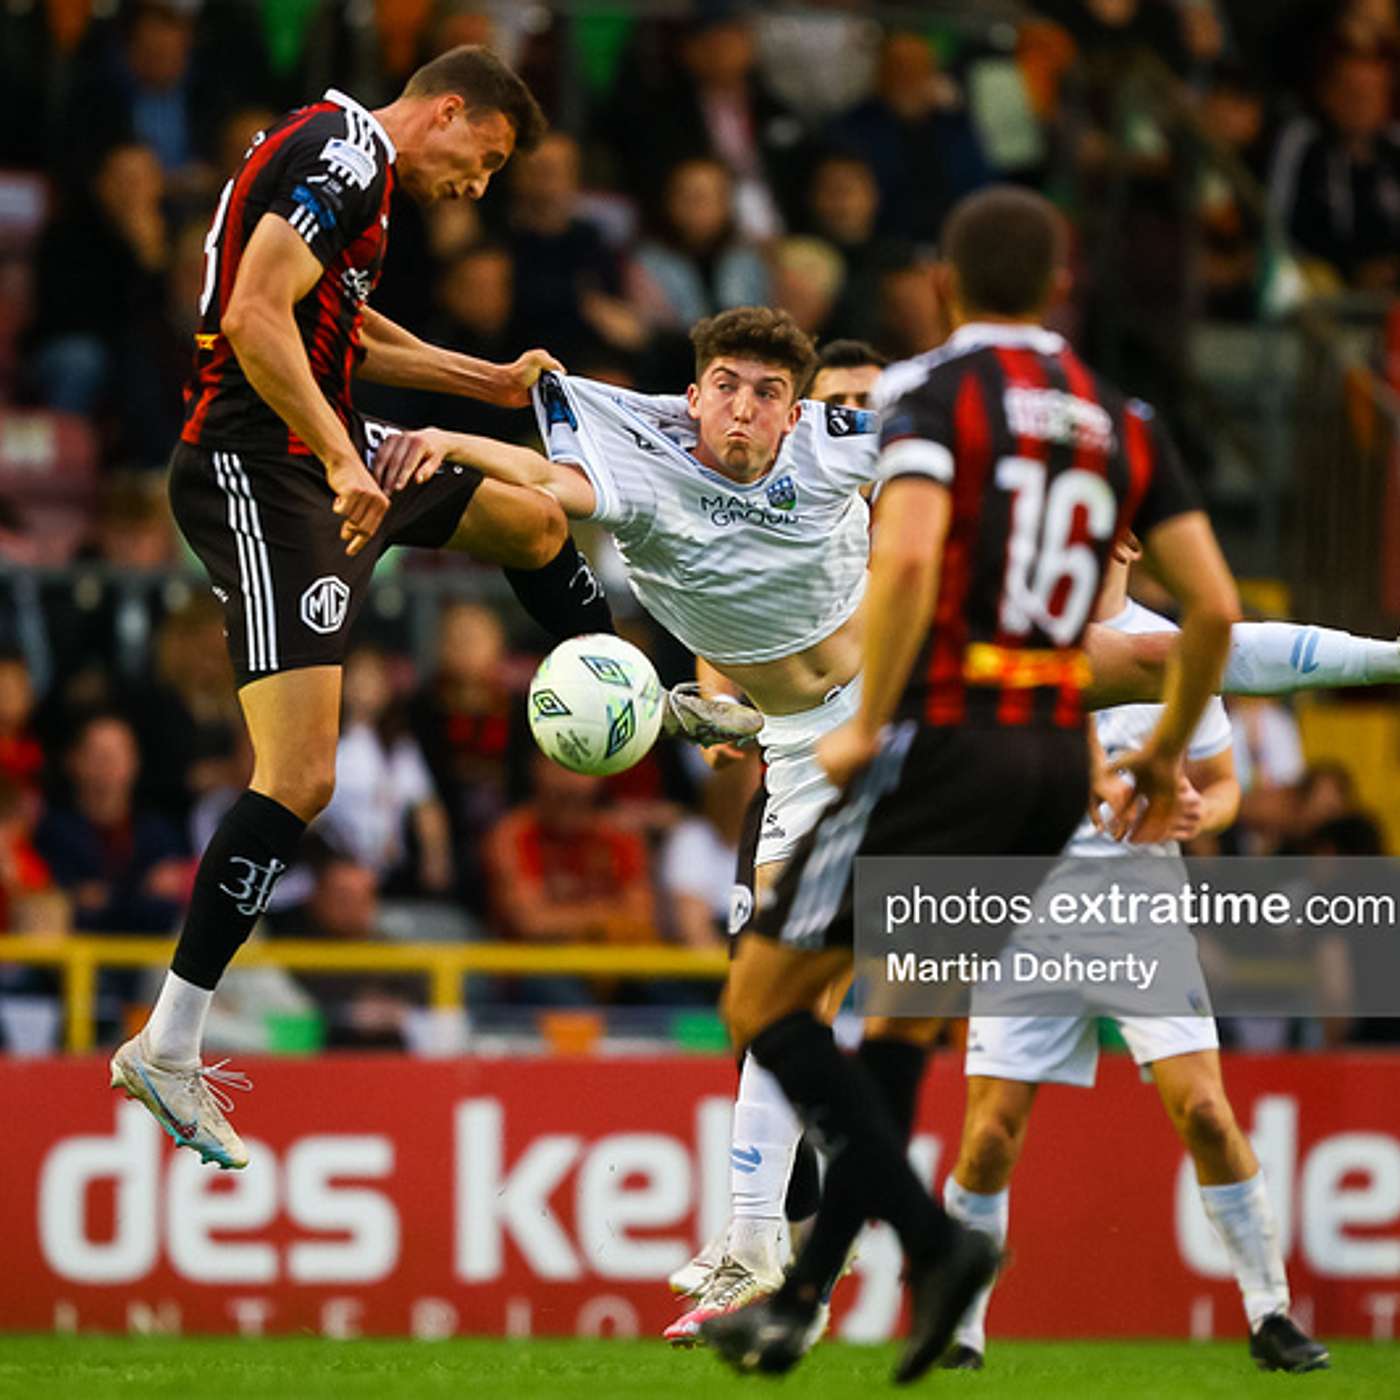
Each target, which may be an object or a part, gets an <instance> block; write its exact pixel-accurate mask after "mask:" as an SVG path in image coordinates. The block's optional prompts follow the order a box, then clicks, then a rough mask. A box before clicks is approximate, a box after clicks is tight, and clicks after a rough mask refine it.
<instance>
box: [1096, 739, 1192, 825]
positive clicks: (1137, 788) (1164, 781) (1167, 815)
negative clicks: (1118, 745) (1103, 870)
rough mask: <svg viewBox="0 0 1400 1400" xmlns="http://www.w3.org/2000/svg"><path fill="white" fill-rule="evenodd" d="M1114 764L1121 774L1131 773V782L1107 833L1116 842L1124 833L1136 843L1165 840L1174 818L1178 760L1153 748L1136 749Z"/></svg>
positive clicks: (1179, 774) (1179, 765)
mask: <svg viewBox="0 0 1400 1400" xmlns="http://www.w3.org/2000/svg"><path fill="white" fill-rule="evenodd" d="M1113 766H1114V768H1116V769H1117V770H1118V771H1119V772H1120V773H1124V774H1131V776H1132V778H1133V780H1134V781H1133V790H1132V793H1131V796H1130V800H1129V801H1128V802H1127V804H1126V805H1125V807H1124V809H1123V810H1121V811H1119V810H1115V811H1114V813H1113V820H1112V821H1110V823H1109V832H1110V834H1111V835H1112V836H1114V838H1115V839H1116V840H1119V841H1121V840H1122V839H1123V838H1124V837H1125V836H1126V837H1127V838H1128V839H1129V840H1130V841H1132V842H1134V843H1136V844H1138V845H1143V844H1147V843H1150V842H1154V841H1165V840H1167V838H1168V837H1169V836H1170V834H1171V829H1172V824H1173V822H1174V821H1175V819H1176V810H1177V802H1178V797H1177V792H1178V782H1179V780H1180V777H1181V759H1180V758H1179V757H1178V756H1176V755H1174V754H1163V753H1160V752H1158V751H1157V750H1155V749H1139V750H1138V751H1137V752H1136V753H1131V754H1128V755H1127V756H1126V757H1125V758H1120V759H1119V760H1118V761H1117V762H1116V763H1115V764H1114V765H1113Z"/></svg>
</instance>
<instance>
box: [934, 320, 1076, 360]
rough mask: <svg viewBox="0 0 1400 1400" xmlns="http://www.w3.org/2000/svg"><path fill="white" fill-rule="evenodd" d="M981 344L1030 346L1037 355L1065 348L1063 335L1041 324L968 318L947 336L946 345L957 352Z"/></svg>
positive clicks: (1010, 346)
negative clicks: (970, 319)
mask: <svg viewBox="0 0 1400 1400" xmlns="http://www.w3.org/2000/svg"><path fill="white" fill-rule="evenodd" d="M983 346H1006V347H1008V348H1010V349H1027V350H1034V351H1035V352H1036V353H1037V354H1039V355H1058V354H1059V353H1060V352H1061V351H1062V350H1063V349H1064V348H1065V341H1064V337H1063V336H1059V335H1056V334H1055V332H1054V331H1047V330H1046V329H1045V327H1044V326H1032V325H1019V324H1009V323H1006V322H1002V321H969V322H967V324H966V325H962V326H959V327H958V328H957V330H955V331H954V332H953V334H952V335H950V336H949V337H948V348H949V349H955V350H957V351H959V352H964V351H968V350H979V349H981V348H982V347H983Z"/></svg>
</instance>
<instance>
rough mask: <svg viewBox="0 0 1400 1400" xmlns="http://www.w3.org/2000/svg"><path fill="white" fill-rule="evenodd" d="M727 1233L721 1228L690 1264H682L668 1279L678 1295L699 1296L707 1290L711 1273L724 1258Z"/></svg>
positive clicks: (672, 1290)
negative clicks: (706, 1286)
mask: <svg viewBox="0 0 1400 1400" xmlns="http://www.w3.org/2000/svg"><path fill="white" fill-rule="evenodd" d="M725 1233H726V1232H725V1231H724V1230H721V1231H720V1232H719V1234H717V1235H716V1236H715V1237H714V1238H713V1239H711V1240H710V1241H709V1243H708V1244H706V1246H705V1247H704V1249H702V1250H701V1251H700V1253H699V1254H697V1255H696V1256H695V1258H694V1259H692V1260H691V1261H690V1262H689V1263H688V1264H682V1265H681V1266H680V1268H679V1269H677V1270H676V1271H675V1273H673V1274H672V1275H671V1276H670V1278H668V1279H667V1280H666V1283H667V1286H668V1287H669V1288H670V1290H671V1292H672V1293H674V1294H675V1295H676V1297H678V1298H698V1297H699V1296H700V1295H701V1294H702V1293H703V1292H704V1291H705V1285H706V1284H707V1283H709V1281H710V1275H711V1274H712V1273H714V1271H715V1269H716V1268H717V1267H718V1265H719V1261H720V1260H721V1259H723V1258H724V1237H725Z"/></svg>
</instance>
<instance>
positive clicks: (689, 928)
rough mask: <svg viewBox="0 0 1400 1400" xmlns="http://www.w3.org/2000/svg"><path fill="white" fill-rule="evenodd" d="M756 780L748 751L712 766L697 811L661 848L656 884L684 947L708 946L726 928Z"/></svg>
mask: <svg viewBox="0 0 1400 1400" xmlns="http://www.w3.org/2000/svg"><path fill="white" fill-rule="evenodd" d="M759 781H760V773H759V763H758V756H757V754H756V753H754V752H753V751H752V750H750V751H749V753H747V754H746V755H745V756H744V758H743V759H742V760H741V761H740V762H737V763H731V764H729V765H728V766H726V767H723V768H716V769H714V770H713V771H712V772H711V773H710V775H709V777H708V778H707V779H706V782H705V786H704V788H703V790H702V792H701V796H700V811H699V813H698V814H697V815H695V816H690V817H685V818H683V819H682V820H681V821H680V822H678V823H677V824H676V826H675V828H674V829H673V830H672V832H671V834H670V835H669V836H668V837H667V839H666V844H665V846H664V847H663V848H662V852H661V865H660V872H659V882H658V883H659V884H660V888H661V892H662V894H663V895H664V896H665V898H666V899H667V900H668V901H669V903H670V911H671V917H672V921H673V925H674V928H675V932H676V937H677V939H678V940H679V941H680V942H681V943H683V944H685V945H686V946H687V947H690V948H712V947H714V946H715V945H716V944H717V943H722V942H723V941H724V938H725V935H726V934H727V933H728V932H729V913H730V909H729V903H730V894H731V891H732V889H733V887H734V869H735V863H736V861H737V859H738V851H739V842H740V839H741V837H742V835H743V830H744V816H745V813H746V811H747V809H748V806H749V802H750V799H751V798H752V797H753V795H754V793H755V791H757V788H758V784H759Z"/></svg>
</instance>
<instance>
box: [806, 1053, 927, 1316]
mask: <svg viewBox="0 0 1400 1400" xmlns="http://www.w3.org/2000/svg"><path fill="white" fill-rule="evenodd" d="M856 1058H857V1060H859V1061H860V1063H861V1065H862V1066H863V1067H864V1068H865V1071H866V1073H867V1074H869V1076H870V1078H871V1079H872V1080H873V1081H874V1082H875V1084H876V1085H877V1086H878V1087H879V1091H880V1097H881V1101H882V1102H883V1103H884V1105H885V1108H886V1109H887V1110H888V1112H889V1116H890V1122H891V1124H892V1125H893V1127H894V1130H895V1136H896V1138H897V1139H898V1141H899V1143H900V1145H901V1146H902V1147H903V1148H904V1150H905V1152H906V1153H907V1152H908V1150H909V1139H910V1138H911V1137H912V1136H913V1135H914V1116H915V1113H916V1111H917V1109H918V1103H919V1084H920V1082H921V1081H922V1079H923V1076H924V1061H925V1059H926V1058H927V1056H926V1053H925V1052H924V1050H922V1049H921V1048H920V1047H919V1046H917V1045H911V1044H909V1043H908V1042H907V1041H903V1040H893V1039H885V1038H883V1037H880V1038H874V1039H866V1040H863V1041H861V1044H860V1049H859V1050H858V1051H857V1052H856ZM844 1174H845V1173H844V1169H842V1170H838V1169H837V1167H836V1166H835V1164H833V1166H832V1169H831V1171H830V1172H829V1173H828V1174H827V1186H826V1190H827V1196H828V1197H829V1198H830V1200H831V1205H830V1207H829V1208H828V1206H827V1204H826V1199H825V1198H823V1199H822V1201H821V1206H822V1208H821V1209H820V1210H819V1211H818V1212H817V1218H816V1220H815V1221H814V1222H813V1224H812V1232H811V1234H809V1235H808V1236H807V1240H806V1243H805V1244H804V1245H803V1249H802V1254H803V1256H804V1260H803V1263H802V1269H801V1275H800V1279H799V1282H803V1281H807V1282H811V1283H816V1284H819V1285H820V1292H819V1295H818V1296H820V1297H823V1298H824V1297H826V1295H827V1294H828V1293H829V1292H830V1291H831V1289H832V1287H833V1286H834V1285H835V1283H836V1280H837V1279H838V1278H839V1277H840V1274H841V1270H842V1269H843V1268H845V1267H846V1257H847V1255H848V1254H849V1253H850V1248H851V1245H852V1243H853V1242H854V1241H855V1237H856V1236H857V1235H858V1234H859V1233H860V1230H861V1226H862V1225H864V1224H865V1220H864V1218H863V1217H861V1216H859V1215H858V1214H855V1213H853V1212H852V1211H851V1210H849V1209H846V1208H845V1207H844V1206H843V1204H842V1195H843V1192H845V1188H844V1186H843V1185H842V1182H843V1180H844ZM823 1270H825V1271H826V1272H825V1273H823Z"/></svg>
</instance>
